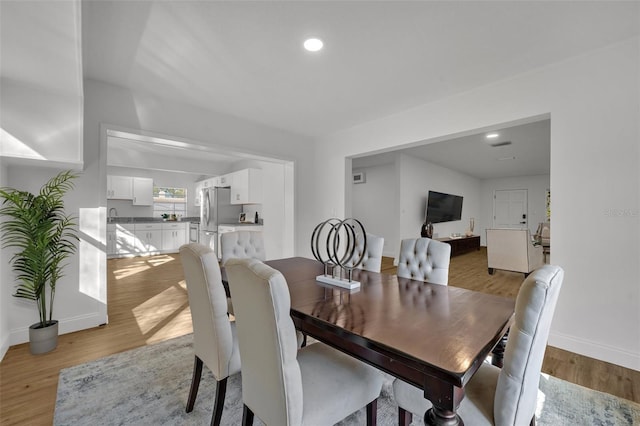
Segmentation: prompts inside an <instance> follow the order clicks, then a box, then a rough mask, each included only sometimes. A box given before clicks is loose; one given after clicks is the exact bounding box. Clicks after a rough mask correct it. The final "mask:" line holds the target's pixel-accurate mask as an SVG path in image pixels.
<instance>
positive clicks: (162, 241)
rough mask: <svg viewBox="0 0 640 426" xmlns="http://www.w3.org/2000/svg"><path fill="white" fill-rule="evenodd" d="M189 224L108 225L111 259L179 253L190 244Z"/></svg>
mask: <svg viewBox="0 0 640 426" xmlns="http://www.w3.org/2000/svg"><path fill="white" fill-rule="evenodd" d="M188 229H189V222H175V223H167V222H162V223H160V222H150V223H135V224H133V223H127V224H120V223H118V224H108V225H107V256H109V257H126V256H147V255H151V254H158V253H177V252H178V249H179V248H180V246H181V245H183V244H186V243H187V239H188V235H189V232H188Z"/></svg>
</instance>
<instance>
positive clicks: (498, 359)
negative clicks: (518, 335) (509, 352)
mask: <svg viewBox="0 0 640 426" xmlns="http://www.w3.org/2000/svg"><path fill="white" fill-rule="evenodd" d="M508 338H509V330H507V332H506V333H505V334H504V336H502V338H501V339H500V340H499V341H498V343H497V344H496V345H495V347H494V348H493V350H492V351H491V364H492V365H495V366H496V367H498V368H502V364H503V361H504V350H505V348H506V347H507V339H508Z"/></svg>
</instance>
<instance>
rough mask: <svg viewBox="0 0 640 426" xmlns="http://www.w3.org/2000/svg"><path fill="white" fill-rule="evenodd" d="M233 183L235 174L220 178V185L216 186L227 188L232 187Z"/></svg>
mask: <svg viewBox="0 0 640 426" xmlns="http://www.w3.org/2000/svg"><path fill="white" fill-rule="evenodd" d="M232 182H233V173H229V174H226V175H222V176H218V183H217V185H216V186H221V187H227V186H231V184H232Z"/></svg>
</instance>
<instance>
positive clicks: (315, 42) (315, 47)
mask: <svg viewBox="0 0 640 426" xmlns="http://www.w3.org/2000/svg"><path fill="white" fill-rule="evenodd" d="M322 46H324V43H323V42H322V40H320V39H319V38H308V39H306V40H305V41H304V48H305V49H306V50H308V51H309V52H317V51H319V50H321V49H322Z"/></svg>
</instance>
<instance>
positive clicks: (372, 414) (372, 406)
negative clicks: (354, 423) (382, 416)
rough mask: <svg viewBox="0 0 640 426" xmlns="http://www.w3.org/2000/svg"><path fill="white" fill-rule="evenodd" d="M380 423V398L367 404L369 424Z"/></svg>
mask: <svg viewBox="0 0 640 426" xmlns="http://www.w3.org/2000/svg"><path fill="white" fill-rule="evenodd" d="M377 423H378V399H377V398H376V399H374V400H373V401H371V402H370V403H368V404H367V426H376V424H377Z"/></svg>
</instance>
